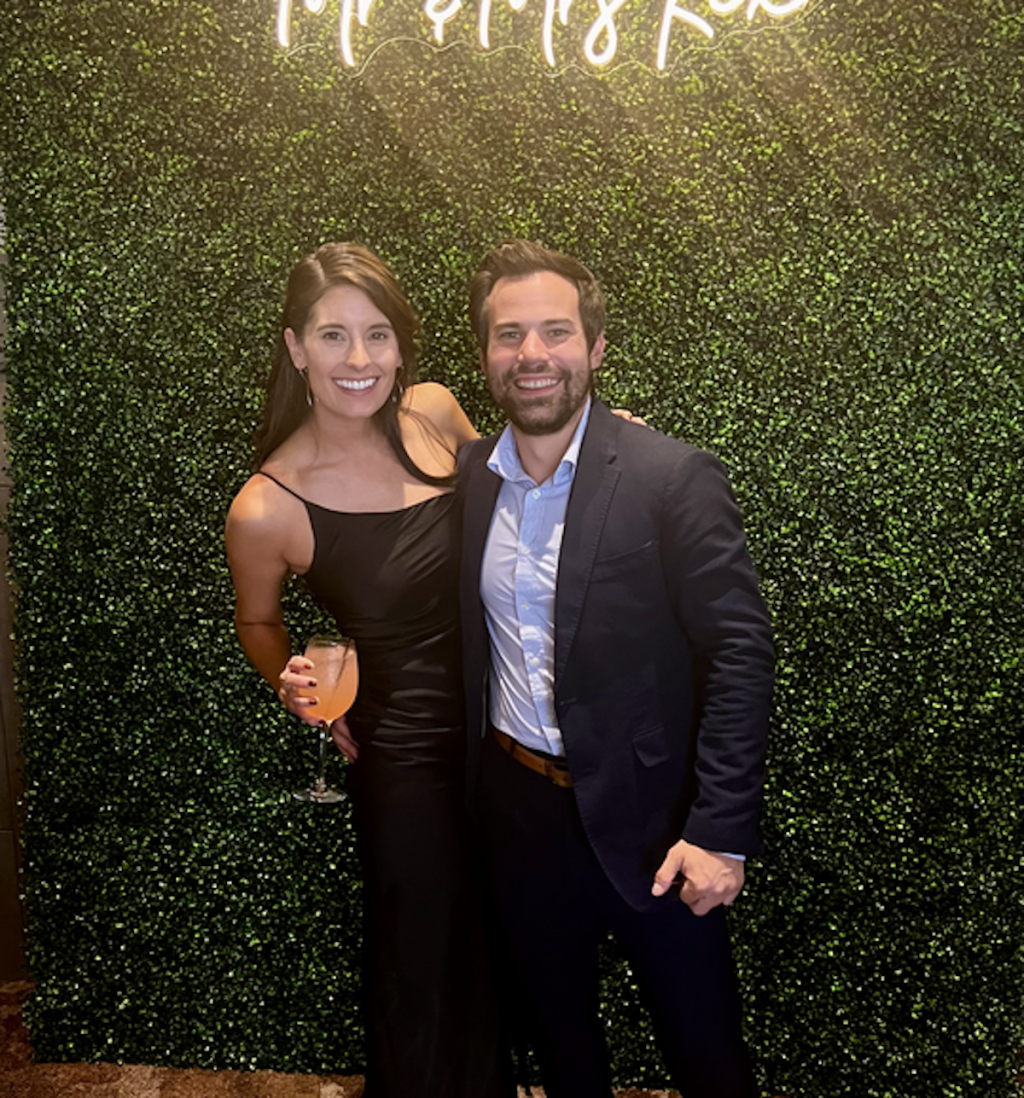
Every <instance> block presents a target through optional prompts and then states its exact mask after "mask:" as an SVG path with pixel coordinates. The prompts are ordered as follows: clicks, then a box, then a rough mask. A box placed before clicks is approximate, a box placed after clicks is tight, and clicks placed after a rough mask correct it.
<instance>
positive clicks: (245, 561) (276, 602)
mask: <svg viewBox="0 0 1024 1098" xmlns="http://www.w3.org/2000/svg"><path fill="white" fill-rule="evenodd" d="M301 507H302V504H301V503H299V501H298V500H293V499H291V498H290V497H288V496H287V495H286V493H284V492H283V491H282V490H281V489H280V488H278V487H277V486H276V485H274V484H272V483H271V482H270V481H268V480H266V479H265V478H263V477H253V478H252V479H251V480H249V481H248V482H247V483H246V485H245V487H244V488H242V490H241V491H240V492H239V493H238V495H237V496H236V497H235V499H234V502H233V503H232V504H231V509H230V510H229V511H228V517H227V522H226V523H225V527H224V541H225V544H226V547H227V553H228V566H229V567H230V569H231V580H232V582H233V583H234V586H235V632H236V633H237V634H238V639H239V641H240V642H241V645H242V650H243V651H244V652H245V654H246V656H247V657H248V658H249V662H250V663H251V664H252V665H253V667H255V668H256V670H257V671H259V673H260V674H261V675H262V676H263V677H264V678H265V679H266V680H267V682H268V683H269V684H270V685H271V686H272V687H273V689H274V693H275V694H277V693H278V692H279V690H280V687H281V681H280V676H281V672H282V670H283V669H284V666H285V664H286V663H287V662H288V659H289V657H290V656H291V654H292V651H291V641H290V640H289V637H288V631H287V630H286V629H285V627H284V614H283V611H282V609H281V584H282V583H283V582H284V579H285V577H286V576H287V575H288V573H289V572H291V571H293V568H292V566H291V564H290V562H289V552H288V550H289V548H290V547H289V537H290V536H294V534H293V532H294V530H295V529H296V523H295V518H296V517H297V515H290V514H289V512H291V511H296V512H298V511H300V510H301ZM298 528H299V529H301V520H300V524H299V526H298ZM279 696H280V695H279Z"/></svg>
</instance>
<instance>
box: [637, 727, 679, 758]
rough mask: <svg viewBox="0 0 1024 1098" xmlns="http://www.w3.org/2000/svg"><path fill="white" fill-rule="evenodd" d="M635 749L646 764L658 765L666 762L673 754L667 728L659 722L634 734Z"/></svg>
mask: <svg viewBox="0 0 1024 1098" xmlns="http://www.w3.org/2000/svg"><path fill="white" fill-rule="evenodd" d="M633 750H634V751H635V752H636V756H637V758H638V759H639V760H640V761H641V762H642V763H643V764H644V766H657V765H658V763H663V762H665V761H666V759H668V757H669V755H670V754H671V752H670V751H669V749H668V740H667V738H666V736H665V729H664V728H663V727H662V726H661V725H660V724H659V725H657V726H656V727H654V728H645V729H643V730H642V731H640V732H637V733H636V734H635V735H634V736H633Z"/></svg>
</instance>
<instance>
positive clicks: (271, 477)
mask: <svg viewBox="0 0 1024 1098" xmlns="http://www.w3.org/2000/svg"><path fill="white" fill-rule="evenodd" d="M256 472H257V474H258V475H259V476H261V477H266V478H267V480H272V481H273V482H274V483H275V484H276V485H277V486H278V488H283V489H284V490H285V491H286V492H287V493H288V494H289V495H290V496H294V497H295V498H296V499H297V500H298V501H299V502H300V503H306V504H307V505H308V500H304V499H303V498H302V496H300V495H299V493H298V492H294V491H292V489H291V488H289V487H288V485H287V484H282V483H281V482H280V481H279V480H278V479H277V477H275V476H272V475H271V474H270V473H264V472H263V470H262V469H257V470H256Z"/></svg>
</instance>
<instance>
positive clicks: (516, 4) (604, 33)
mask: <svg viewBox="0 0 1024 1098" xmlns="http://www.w3.org/2000/svg"><path fill="white" fill-rule="evenodd" d="M375 2H377V3H378V4H379V5H383V4H385V3H387V2H388V0H340V7H341V13H340V23H339V34H338V45H339V48H340V50H341V57H342V60H343V61H344V63H345V64H346V65H347V66H348V67H349V68H355V67H356V59H355V54H354V52H353V47H352V40H353V34H354V32H355V30H356V24H357V23H358V25H359V26H360V27H364V28H365V27H368V26H369V19H370V9H371V8H372V7H373V5H374V3H375ZM477 2H478V4H479V7H478V10H477V14H476V39H477V42H478V43H479V45H480V48H481V49H484V50H490V49H492V44H491V15H492V8H493V4H494V0H477ZM504 2H505V3H507V5H508V7H510V8H511V9H512V11H513V12H519V11H522V10H523V9H524V8H525V7H526V5H527V3H529V0H504ZM303 3H304V5H305V7H306V10H307V11H309V12H311V13H312V14H313V15H319V14H320V13H321V12H322V11H323V10H324V9H325V7H326V5H327V0H303ZM573 3H574V0H543V4H544V14H543V20H542V23H541V43H540V44H541V49H542V51H543V54H544V60H545V61H546V62H547V64H548V65H549V66H550V67H551V68H553V69H554V68H557V65H558V62H557V60H556V56H555V23H556V20H557V22H558V23H559V24H560V25H561V26H563V27H567V26H568V25H569V17H570V9H571V8H572V7H573ZM627 3H629V0H575V4H576V10H575V14H577V15H580V17H581V19H582V20H587V21H588V22H587V33H586V37H585V38H584V40H583V46H582V53H583V58H584V60H585V61H586V62H587V64H588V65H591V66H593V67H594V68H596V69H601V68H604V67H605V66H607V65H609V64H611V62H612V61H613V60H614V59H615V56H616V53H617V52H618V48H619V34H618V28H617V27H616V16H617V15H618V14H619V12H620V11H621V10H622V8H623V7H624V6H625V5H626V4H627ZM660 3H661V14H660V18H659V20H658V31H657V49H656V54H655V63H656V65H657V67H658V69H659V70H661V71H664V70H665V69H666V68H667V66H668V62H669V47H670V45H671V43H672V38H673V34H674V33H677V34H678V33H682V34H684V35H687V36H690V37H691V38H692V36H693V35H700V36H702V37H703V40H705V41H710V40H712V39H714V38H715V36H716V34H717V31H716V29H715V26H714V22H716V21H721V20H722V19H723V18H724V17H727V16H733V17H734V18H733V20H732V22H733V23H735V22H736V21H737V18H745V19H746V22H747V23H748V24H750V25H751V26H753V25H754V24H755V21H759V22H760V23H762V24H763V23H764V22H765V21H766V20H768V21H770V20H779V19H785V18H786V17H787V16H791V15H794V14H795V13H797V12H799V11H800V10H801V9H803V8H805V7H807V5H808V4H809V3H810V0H703V4H702V6H703V7H704V8H705V9H706V11H705V14H699V13H698V12H695V11H692V10H691V9H690V8H689V7H686V6H684V5H685V4H691V5H692V4H694V0H660ZM294 5H295V0H278V7H277V41H278V43H279V44H280V45H281V46H283V47H284V48H285V49H288V48H289V47H290V46H291V33H292V22H293V7H294ZM595 5H596V11H595V10H594V8H595ZM463 6H464V2H463V0H423V9H422V13H423V16H424V17H425V20H426V24H427V29H428V32H429V33H430V35H431V36H432V37H433V40H434V41H435V42H436V43H437V44H438V45H439V46H444V45H445V35H446V33H447V30H448V25H449V23H451V21H452V20H453V19H455V18H456V16H457V15H458V13H459V12H460V11H461V10H462V8H463ZM584 11H585V13H584ZM741 12H742V15H741V14H740V13H741ZM581 13H583V14H581Z"/></svg>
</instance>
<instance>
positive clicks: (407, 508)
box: [259, 469, 455, 517]
mask: <svg viewBox="0 0 1024 1098" xmlns="http://www.w3.org/2000/svg"><path fill="white" fill-rule="evenodd" d="M259 475H260V476H261V477H266V478H267V480H271V481H273V482H274V483H275V484H276V485H277V486H278V488H283V489H284V490H285V491H286V492H287V493H288V494H289V495H292V496H294V497H295V498H296V499H297V500H299V501H300V502H302V503H304V504H305V505H306V506H307V507H315V508H316V509H317V510H318V511H326V512H328V514H331V515H377V516H378V517H383V516H386V515H401V514H404V513H405V512H406V511H412V510H415V509H416V508H417V507H422V506H423V505H424V504H427V503H433V502H434V500H437V499H446V498H447V497H448V496H452V495H454V494H455V493H454V492H439V493H438V494H437V495H436V496H427V498H426V499H421V500H418V501H417V502H416V503H409V504H407V505H406V506H405V507H393V508H391V509H390V510H382V511H345V510H340V509H338V508H336V507H326V506H324V504H322V503H316V502H314V501H313V500H311V499H306V497H305V496H300V495H299V493H298V492H296V491H295V489H294V488H289V487H288V485H287V484H284V483H283V482H282V481H280V480H278V479H277V477H275V476H274V475H273V474H272V473H267V472H264V470H262V469H260V470H259Z"/></svg>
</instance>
